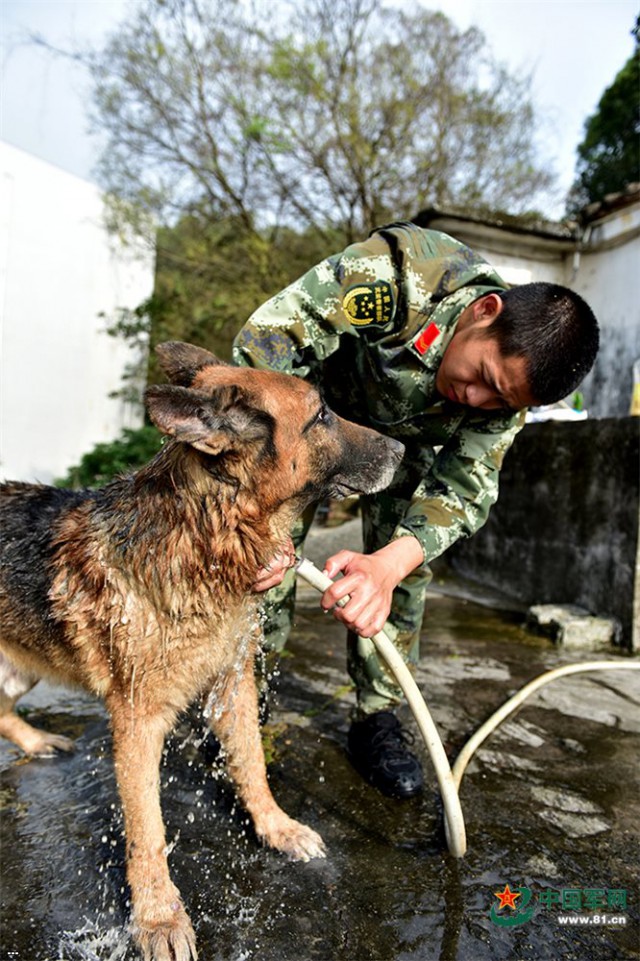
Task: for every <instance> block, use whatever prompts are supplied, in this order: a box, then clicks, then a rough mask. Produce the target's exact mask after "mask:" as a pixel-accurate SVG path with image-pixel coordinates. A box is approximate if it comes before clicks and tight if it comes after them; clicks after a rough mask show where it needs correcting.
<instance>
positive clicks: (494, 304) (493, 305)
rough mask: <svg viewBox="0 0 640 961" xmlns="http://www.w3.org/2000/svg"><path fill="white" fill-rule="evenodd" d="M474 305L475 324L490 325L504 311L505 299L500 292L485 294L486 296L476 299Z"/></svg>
mask: <svg viewBox="0 0 640 961" xmlns="http://www.w3.org/2000/svg"><path fill="white" fill-rule="evenodd" d="M472 307H473V321H474V325H477V326H480V327H488V326H489V325H490V324H492V323H493V322H494V320H495V319H496V317H497V316H498V315H499V314H500V313H502V308H503V307H504V301H503V300H502V297H501V296H500V294H496V293H491V294H485V296H484V297H480V298H479V300H475V301H474V302H473V305H472Z"/></svg>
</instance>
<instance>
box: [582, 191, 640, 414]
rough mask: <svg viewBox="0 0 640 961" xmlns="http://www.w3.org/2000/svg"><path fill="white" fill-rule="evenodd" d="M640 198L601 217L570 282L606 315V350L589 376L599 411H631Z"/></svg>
mask: <svg viewBox="0 0 640 961" xmlns="http://www.w3.org/2000/svg"><path fill="white" fill-rule="evenodd" d="M639 231H640V203H639V204H635V205H634V206H633V207H630V208H628V209H626V210H624V211H620V212H618V213H615V214H611V215H609V216H608V217H605V218H603V220H601V221H598V223H597V224H596V225H594V228H593V230H592V232H591V235H590V236H589V238H588V243H587V251H586V252H585V253H583V254H582V255H581V256H580V260H579V263H578V265H577V270H575V271H572V272H571V274H569V275H568V276H567V279H566V281H565V282H566V283H567V284H568V286H570V287H572V288H573V289H574V290H576V291H577V292H578V293H579V294H580V295H581V296H582V297H584V299H585V300H586V301H587V303H588V304H590V305H591V308H592V310H593V312H594V313H595V315H596V317H597V318H598V320H599V321H600V333H601V337H600V350H599V352H598V357H597V359H596V363H595V365H594V368H593V370H592V372H591V374H589V376H588V377H587V378H586V380H585V382H584V392H585V396H588V397H589V411H590V413H591V415H592V416H594V417H622V416H624V415H626V414H628V413H629V411H630V408H631V398H632V394H633V363H634V361H637V360H640V236H639Z"/></svg>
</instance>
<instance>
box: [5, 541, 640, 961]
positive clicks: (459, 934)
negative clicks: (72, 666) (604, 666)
mask: <svg viewBox="0 0 640 961" xmlns="http://www.w3.org/2000/svg"><path fill="white" fill-rule="evenodd" d="M345 535H347V536H345ZM326 537H328V535H326V536H325V535H324V534H322V533H320V534H319V535H318V537H317V538H316V540H315V542H314V543H313V544H311V545H310V551H309V552H310V553H311V555H312V556H313V554H314V551H315V552H316V553H317V556H318V559H319V560H321V559H322V558H323V557H326V556H327V554H328V553H331V550H332V548H331V546H330V545H329V544H327V543H326ZM339 543H341V544H345V543H348V544H350V545H351V544H352V539H351V537H350V536H348V534H347V532H345V531H343V532H342V533H341V534H340V535H339ZM443 591H444V593H443ZM301 595H302V596H301V603H300V605H299V614H298V624H297V629H296V634H295V637H294V638H292V642H291V646H290V656H288V657H286V658H284V659H283V660H282V664H281V672H280V677H279V685H278V695H277V702H276V704H275V705H274V706H273V708H272V712H271V717H270V722H269V726H268V733H269V735H270V749H272V750H273V752H274V760H273V761H272V763H271V765H270V780H271V784H272V787H273V791H274V794H275V795H276V797H277V798H278V800H279V802H280V803H281V804H282V806H283V807H284V809H285V810H286V811H287V812H288V813H289V814H291V815H292V816H294V817H298V818H299V819H301V820H304V821H306V822H307V823H308V824H310V825H311V826H312V827H314V828H315V829H316V830H318V831H320V832H321V834H322V835H323V837H324V839H325V841H326V843H327V846H328V849H329V856H328V859H327V860H326V861H315V862H311V863H309V864H291V863H289V862H288V861H286V860H285V859H284V858H283V857H282V856H280V855H278V854H276V853H274V852H271V851H267V850H264V849H262V848H260V847H259V846H258V844H257V842H256V840H255V837H254V835H253V833H252V831H251V829H250V827H249V826H248V825H247V822H246V818H245V816H244V814H243V813H242V811H241V810H239V809H238V808H237V806H236V805H235V802H234V799H233V794H232V792H231V790H230V788H229V786H228V785H227V784H226V783H225V780H224V777H222V776H220V772H219V769H218V768H217V767H216V765H215V762H212V758H211V753H212V752H211V750H210V742H209V741H208V740H206V741H205V742H204V743H203V744H201V745H198V743H197V742H198V741H199V740H200V739H201V737H202V728H201V727H200V725H199V724H197V723H196V725H195V727H192V726H191V725H190V724H187V722H186V721H185V723H184V724H181V726H180V728H179V730H178V731H177V733H176V735H175V736H174V737H173V739H172V741H171V743H170V744H169V746H168V750H167V754H166V759H165V764H164V768H163V785H164V787H163V805H164V813H165V823H166V826H167V836H168V838H169V839H170V840H172V841H173V842H174V849H173V852H172V854H171V857H170V864H171V870H172V873H173V877H174V879H175V880H176V882H177V883H178V885H179V887H180V889H181V891H182V894H183V896H184V900H185V903H186V905H187V907H188V910H189V912H190V914H191V917H192V919H193V921H194V924H195V928H196V932H197V936H198V942H199V948H200V957H201V958H202V959H204V961H257V959H260V961H503V959H504V961H506V959H509V961H538V959H540V961H543V959H549V961H552V959H553V961H556V959H567V961H569V959H572V961H631V959H636V958H639V957H640V950H639V948H640V912H639V898H640V885H639V877H640V851H639V844H638V834H639V831H638V823H639V815H640V797H639V793H638V783H639V780H640V775H639V773H638V748H639V747H640V710H639V707H640V676H639V672H632V671H628V672H623V671H620V672H617V671H616V672H608V673H606V674H605V673H601V674H594V675H579V676H576V677H572V678H568V679H563V680H560V681H557V682H554V683H553V684H552V685H550V686H549V687H547V688H545V689H543V691H541V692H540V693H538V694H536V695H534V697H533V698H532V699H531V701H530V702H527V704H526V706H525V707H524V708H522V709H521V710H520V712H519V713H518V714H517V715H516V716H515V718H512V719H511V720H510V721H508V722H507V723H506V724H505V725H504V726H503V728H501V729H500V731H498V732H496V733H495V734H494V735H493V736H492V737H491V739H490V740H489V741H488V742H487V743H486V744H485V746H484V747H483V748H481V749H480V751H479V753H478V755H477V757H476V759H474V761H473V762H472V764H471V766H470V768H469V770H468V773H467V775H466V776H465V778H464V781H463V783H462V788H461V800H462V806H463V810H464V813H465V819H466V823H467V833H468V843H469V851H468V854H467V856H466V857H465V858H464V859H463V860H460V861H456V860H454V859H452V858H451V857H450V856H449V855H448V854H447V852H446V846H445V842H444V838H443V832H442V822H441V806H440V801H439V798H438V796H437V791H436V787H435V778H434V776H433V771H432V769H431V766H430V762H429V760H428V759H427V758H426V757H425V773H426V780H427V790H426V791H425V794H424V795H423V796H422V797H421V798H419V799H414V800H412V801H405V802H396V801H392V800H388V799H385V798H383V797H382V796H380V795H379V794H378V793H377V792H375V791H374V790H373V789H371V788H369V787H368V786H367V785H366V784H364V783H363V782H362V781H361V780H360V778H359V777H358V775H357V774H356V773H355V772H354V771H353V770H352V769H351V767H350V765H349V763H348V761H347V760H346V757H345V755H344V751H343V746H344V742H345V736H346V731H347V727H348V723H349V709H350V706H351V704H352V695H351V693H350V692H349V691H348V690H347V688H346V685H347V682H348V678H347V676H346V672H345V666H344V661H345V656H344V644H343V639H342V630H341V628H340V627H339V626H338V625H337V624H336V623H335V622H334V621H333V619H331V618H328V617H325V616H324V615H323V614H322V613H321V612H320V610H319V608H318V606H317V600H318V595H317V594H315V592H313V591H312V590H311V589H310V588H303V589H302V591H301ZM452 595H453V596H452ZM521 624H522V615H521V614H520V613H518V612H517V611H503V610H498V609H496V608H495V606H494V607H487V606H485V604H479V603H476V602H475V601H473V600H470V599H468V596H467V595H465V593H464V591H461V590H460V586H459V585H455V584H451V583H437V582H436V583H435V584H434V591H433V592H431V593H430V596H429V602H428V613H427V617H426V620H425V631H424V645H423V658H422V662H421V665H420V668H419V671H418V676H417V680H418V683H419V685H420V688H421V690H422V691H423V693H424V694H425V697H426V699H427V701H428V704H429V707H430V709H431V712H432V714H433V716H434V719H435V721H436V723H437V725H438V727H439V729H440V731H441V733H442V737H443V740H444V742H445V745H446V747H447V750H448V752H449V753H450V755H451V756H453V755H455V753H456V751H457V750H459V748H460V747H461V745H462V744H463V743H464V742H465V740H466V739H467V737H468V736H469V735H470V734H471V733H472V732H473V731H474V730H475V729H476V728H477V727H478V726H479V724H480V723H481V722H482V721H483V720H484V719H485V718H486V717H487V716H488V715H489V714H490V713H492V711H493V710H494V709H495V708H496V707H498V706H499V705H500V704H501V703H502V702H503V701H504V700H506V698H507V697H508V696H509V695H510V694H511V693H512V692H513V691H514V690H515V689H516V688H518V687H519V686H520V685H521V684H523V683H525V682H526V681H527V680H529V679H530V678H531V677H533V676H535V675H537V674H538V673H540V672H542V671H543V670H545V669H548V668H550V667H553V666H556V665H557V664H560V663H564V662H567V661H575V660H579V659H581V658H582V657H584V659H592V658H593V657H594V655H589V656H586V657H585V656H583V655H580V656H576V654H575V652H571V654H570V655H569V654H567V655H564V654H563V652H562V651H560V650H558V649H556V648H554V647H553V645H552V644H551V643H550V642H548V641H546V640H543V639H540V638H537V637H535V636H533V635H531V634H529V633H527V632H526V631H525V630H524V629H523V628H522V627H521ZM598 656H601V655H598ZM607 656H608V655H607ZM614 656H615V655H614ZM621 660H622V661H624V658H621ZM24 706H25V707H27V708H28V709H29V715H30V717H31V719H32V720H33V722H34V723H36V724H37V725H42V726H43V727H48V728H49V729H52V730H55V731H58V732H60V733H64V734H70V735H72V736H74V737H75V738H76V739H77V751H76V753H75V754H74V755H72V756H64V757H59V758H55V759H53V760H38V759H32V760H26V759H24V758H22V757H20V756H19V754H18V752H17V751H16V750H14V749H13V748H12V747H11V746H10V745H7V744H6V743H4V742H2V743H1V745H0V802H1V805H2V809H3V810H2V822H1V823H2V834H1V841H2V848H1V851H2V859H1V869H2V938H1V942H2V949H1V951H2V955H1V956H2V958H3V959H20V961H54V959H65V961H76V959H84V961H89V959H91V961H94V959H100V961H129V959H133V958H135V957H136V954H135V951H134V950H133V948H132V946H131V944H130V942H129V941H128V938H127V936H126V932H125V930H124V929H125V927H126V919H127V901H126V899H127V894H126V888H125V885H124V875H123V868H122V864H123V842H122V837H121V819H120V815H119V812H118V803H117V796H116V790H115V783H114V777H113V769H112V763H111V756H110V739H109V732H108V726H107V721H106V717H105V714H104V711H103V709H102V707H101V705H99V704H98V703H97V702H95V701H94V700H93V699H91V698H88V697H85V696H83V695H81V694H79V693H77V692H72V693H70V692H68V691H61V690H60V689H55V690H54V689H51V688H49V689H47V688H44V687H43V688H42V690H39V689H38V688H36V689H35V690H34V691H33V692H32V693H31V695H29V697H28V698H25V700H24ZM404 716H405V717H406V718H407V721H408V726H409V727H412V719H411V718H410V717H409V716H408V715H407V714H406V712H405V715H404ZM418 750H420V748H419V747H418ZM507 883H508V884H509V886H510V889H511V890H512V891H513V890H519V891H520V906H519V905H518V902H517V901H516V902H515V903H516V908H515V909H511V908H509V907H504V908H503V909H501V910H498V908H499V900H498V899H497V898H496V895H495V892H497V891H500V892H503V891H504V889H505V884H507ZM526 899H529V901H528V906H526V907H523V906H522V903H523V902H524V901H525V900H526ZM563 902H564V904H563ZM608 902H609V903H608ZM589 904H595V905H596V906H597V910H596V911H595V912H594V911H593V910H589ZM492 908H493V914H492ZM576 908H577V909H576ZM532 909H533V910H532ZM603 916H606V918H607V919H608V923H606V922H605V921H603V920H602V917H603ZM621 916H622V917H624V918H625V919H626V923H625V924H623V923H622V922H620V921H619V920H617V921H616V922H615V923H613V922H612V920H611V919H612V918H613V917H615V918H616V919H619V918H620V917H621ZM563 917H564V918H567V917H569V918H573V921H574V922H575V921H576V920H577V921H579V923H562V921H561V918H563ZM596 918H597V920H596ZM514 919H515V920H516V921H518V923H517V924H514V923H512V924H509V923H508V922H509V921H511V922H513V921H514ZM587 922H588V923H587Z"/></svg>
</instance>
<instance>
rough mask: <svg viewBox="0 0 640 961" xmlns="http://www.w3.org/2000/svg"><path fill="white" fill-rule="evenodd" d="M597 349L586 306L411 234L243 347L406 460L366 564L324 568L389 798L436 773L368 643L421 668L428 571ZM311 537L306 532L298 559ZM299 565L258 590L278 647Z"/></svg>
mask: <svg viewBox="0 0 640 961" xmlns="http://www.w3.org/2000/svg"><path fill="white" fill-rule="evenodd" d="M597 349H598V326H597V322H596V319H595V317H594V316H593V313H592V312H591V310H590V308H589V307H588V305H587V304H586V303H585V302H584V301H583V300H582V299H581V298H580V297H579V296H578V295H577V294H576V293H574V292H573V291H571V290H569V289H567V288H566V287H561V286H558V285H556V284H548V283H532V284H525V285H522V286H520V287H515V288H509V287H508V285H507V284H506V283H505V282H504V281H503V280H502V279H501V278H500V277H499V275H498V274H497V273H496V272H495V270H494V269H493V268H492V267H491V266H490V265H489V264H487V263H486V262H485V261H484V260H482V259H481V258H480V257H478V256H477V255H476V254H474V253H473V252H472V251H471V250H470V249H469V248H468V247H466V246H464V245H463V244H461V243H460V242H458V241H456V240H454V239H453V238H451V237H448V236H447V235H445V234H442V233H440V232H438V231H434V230H424V229H421V228H419V227H417V226H416V225H415V224H412V223H397V224H391V225H389V226H386V227H382V228H380V229H378V230H376V231H374V232H373V233H372V235H371V236H370V237H369V238H368V239H367V240H365V241H364V242H362V243H356V244H353V245H351V246H350V247H348V248H347V249H346V250H345V251H344V252H342V253H340V254H336V255H334V256H332V257H329V258H328V259H327V260H325V261H323V262H322V263H321V264H319V265H318V266H317V267H315V268H313V269H312V270H310V271H309V272H308V273H307V274H305V275H304V276H303V277H302V278H301V279H300V280H298V281H296V282H295V283H293V284H291V286H289V287H287V288H286V289H285V290H283V291H282V292H281V293H279V294H277V295H276V296H275V297H273V298H272V299H271V300H269V301H268V302H267V303H266V304H264V305H263V306H262V307H260V308H259V309H258V310H257V311H256V312H255V313H254V314H253V315H252V316H251V317H250V318H249V320H248V321H247V323H246V325H245V326H244V327H243V328H242V330H241V331H240V333H239V334H238V336H237V338H236V340H235V344H234V359H235V360H236V362H237V363H240V364H249V365H251V366H254V367H261V368H269V369H272V370H279V371H286V372H290V373H292V374H296V375H298V376H300V377H305V378H309V379H311V380H313V381H314V382H315V383H316V384H317V385H318V386H319V388H320V389H321V391H322V394H323V396H324V397H325V398H326V401H327V404H328V406H329V407H331V408H332V409H333V410H334V411H336V413H338V414H340V415H342V416H344V417H347V418H348V419H350V420H353V421H356V422H357V423H360V424H364V425H367V426H370V427H373V428H375V429H376V430H378V431H380V432H382V433H385V434H387V435H389V436H391V437H395V438H397V439H398V440H401V441H402V442H403V443H404V444H405V445H406V454H405V457H404V460H403V462H402V464H401V466H400V468H399V470H398V472H397V473H396V476H395V478H394V480H393V482H392V484H391V486H390V487H388V488H387V489H386V490H385V491H384V492H382V493H381V494H376V495H374V496H371V497H363V498H361V511H362V522H363V535H364V551H365V553H364V554H360V553H357V552H355V551H350V550H342V551H340V552H339V553H337V554H335V555H334V556H332V557H330V558H329V559H328V560H327V562H326V565H325V571H326V573H327V574H328V575H329V576H330V577H332V578H334V577H335V576H336V575H337V574H338V573H340V572H342V573H343V574H344V577H343V578H341V579H340V580H338V581H336V583H335V584H334V585H333V586H332V587H331V588H329V589H328V590H327V591H326V592H325V593H324V594H323V596H322V601H321V603H322V606H323V608H324V609H325V610H332V611H333V613H334V616H335V617H336V618H337V619H338V620H340V621H342V622H343V623H344V624H345V625H346V626H347V628H348V635H347V651H348V669H349V673H350V675H351V677H352V679H353V681H354V683H355V686H356V696H357V705H356V708H355V711H354V716H353V719H352V723H351V727H350V730H349V735H348V746H347V752H348V755H349V758H350V760H351V762H352V764H353V765H354V766H355V768H356V769H357V770H358V771H359V772H360V773H361V774H362V775H363V777H365V778H366V779H367V780H368V781H369V782H370V783H371V784H373V785H374V786H376V787H377V788H378V789H379V790H381V791H382V792H383V793H384V794H386V795H388V796H391V797H398V798H407V797H412V796H414V795H415V794H417V793H419V791H420V790H421V788H422V771H421V768H420V763H419V761H418V759H417V758H416V757H415V756H414V755H413V754H412V753H411V752H410V751H409V749H408V747H407V744H406V736H405V733H404V731H403V730H402V728H401V726H400V723H399V721H398V720H397V718H396V716H395V714H394V709H395V708H396V706H397V705H398V703H399V702H400V700H401V692H400V691H399V689H398V688H397V686H396V684H395V683H394V680H393V679H392V677H391V676H390V675H389V673H388V672H387V670H386V668H385V665H384V664H383V663H382V662H381V661H380V660H379V658H378V656H377V653H376V651H375V648H374V646H373V644H372V642H371V641H370V640H368V639H367V638H370V637H371V636H372V635H373V634H374V633H376V632H377V631H379V630H381V629H382V627H383V625H384V624H385V622H387V621H388V625H387V629H388V630H389V627H390V632H391V634H392V639H393V641H394V643H395V644H396V645H397V647H398V649H399V650H400V651H401V652H402V654H403V656H404V657H405V658H406V660H407V661H408V662H409V664H412V663H413V664H415V663H416V661H417V658H418V653H419V635H420V628H421V624H422V618H423V610H424V600H425V591H426V587H427V585H428V583H429V581H430V579H431V574H430V571H429V567H428V565H429V562H430V561H432V560H433V559H434V558H436V557H437V556H438V555H440V554H442V553H443V552H444V551H446V550H447V548H448V547H450V546H451V544H453V543H454V541H456V540H458V538H461V537H468V536H470V535H471V534H473V533H474V532H475V531H477V530H478V529H479V528H480V527H481V526H482V524H483V523H484V521H485V520H486V518H487V515H488V512H489V509H490V506H491V505H492V504H493V503H494V502H495V500H496V498H497V493H498V473H499V470H500V467H501V465H502V461H503V458H504V455H505V452H506V451H507V449H508V448H509V447H510V445H511V444H512V442H513V439H514V437H515V435H516V434H517V432H518V431H519V430H520V429H521V428H522V426H523V425H524V420H525V412H526V411H525V408H527V407H528V406H532V405H540V404H550V403H554V402H555V401H557V400H560V399H561V398H563V397H565V396H567V395H568V394H569V393H570V392H571V391H573V390H574V389H575V388H576V387H577V385H578V384H579V383H580V381H581V380H582V379H583V378H584V377H585V375H586V374H587V373H588V372H589V370H590V369H591V366H592V365H593V361H594V359H595V355H596V352H597ZM325 416H331V415H330V413H327V414H326V415H325ZM310 522H311V517H306V518H304V519H303V520H302V521H301V523H300V524H299V525H298V527H297V529H296V531H294V532H293V536H294V541H295V543H296V546H298V545H299V544H300V543H301V542H302V540H303V538H304V535H305V534H306V531H307V530H308V527H309V524H310ZM292 563H293V545H292V544H287V545H285V546H283V550H282V552H281V554H279V555H278V556H277V557H275V558H274V559H273V560H272V562H271V563H270V565H269V566H268V568H266V569H265V570H264V571H263V572H262V573H261V576H260V578H259V580H258V582H257V584H256V585H255V589H256V590H269V591H270V593H269V594H267V595H266V600H267V603H266V605H265V609H266V612H267V624H266V630H265V636H266V645H267V648H268V649H271V650H276V651H279V650H281V649H282V648H283V646H284V644H285V643H286V638H287V635H288V632H289V628H290V626H291V620H292V616H293V603H294V590H295V575H294V572H293V571H292V570H289V568H290V567H291V564H292ZM347 594H348V595H350V598H351V599H350V601H349V602H348V603H347V605H346V606H345V607H343V608H338V607H335V605H336V602H337V601H338V600H340V599H341V598H343V597H344V596H345V595H347Z"/></svg>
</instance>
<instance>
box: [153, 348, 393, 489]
mask: <svg viewBox="0 0 640 961" xmlns="http://www.w3.org/2000/svg"><path fill="white" fill-rule="evenodd" d="M157 353H158V357H159V360H160V365H161V367H162V369H163V370H164V372H165V373H166V375H167V377H168V378H169V379H170V381H171V384H169V385H162V386H153V387H149V388H148V389H147V392H146V404H147V409H148V411H149V416H150V417H151V419H152V421H153V422H154V424H155V425H156V426H157V427H158V428H159V429H160V430H161V431H163V433H165V434H168V435H170V436H172V437H175V438H176V440H178V441H181V442H182V443H186V444H189V445H191V447H193V448H195V449H196V450H198V451H200V452H201V453H202V454H204V455H205V456H206V457H207V458H208V459H210V460H209V464H208V466H209V468H210V469H212V470H213V472H214V473H216V474H217V476H220V477H226V478H233V482H234V483H235V484H236V485H239V486H241V487H243V488H246V487H250V488H252V489H253V490H254V491H255V492H256V493H258V491H259V492H260V498H261V502H263V503H264V505H265V507H268V505H269V504H273V505H275V504H278V503H280V504H281V503H284V502H285V501H290V500H294V501H296V506H297V507H301V506H305V505H306V504H307V503H310V502H311V501H313V500H317V499H320V498H322V497H325V496H332V497H345V496H347V495H348V494H353V493H364V494H371V493H374V492H375V491H378V490H382V489H383V488H385V487H387V486H388V484H389V483H390V481H391V479H392V477H393V474H394V473H395V470H396V468H397V466H398V464H399V463H400V460H401V458H402V455H403V452H404V447H403V445H402V444H400V443H399V442H398V441H395V440H391V439H390V438H387V437H383V436H382V435H381V434H378V433H377V432H376V431H373V430H369V429H368V428H366V427H359V426H357V425H356V424H352V423H350V422H348V421H346V420H343V419H342V418H341V417H338V416H337V415H336V414H334V413H333V411H331V410H330V409H329V408H328V407H327V406H326V405H325V404H324V402H323V400H322V398H321V397H320V395H319V393H318V391H317V390H316V389H315V388H314V387H312V386H311V385H310V384H308V383H306V382H305V381H303V380H301V379H300V378H298V377H293V376H290V375H288V374H280V373H275V372H273V371H264V370H255V369H253V368H249V367H234V366H232V365H229V364H225V363H223V362H221V361H219V360H218V359H217V358H216V357H214V355H213V354H210V353H209V352H208V351H206V350H203V349H202V348H200V347H194V346H192V345H190V344H183V343H166V344H161V345H160V346H159V347H158V348H157Z"/></svg>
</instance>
